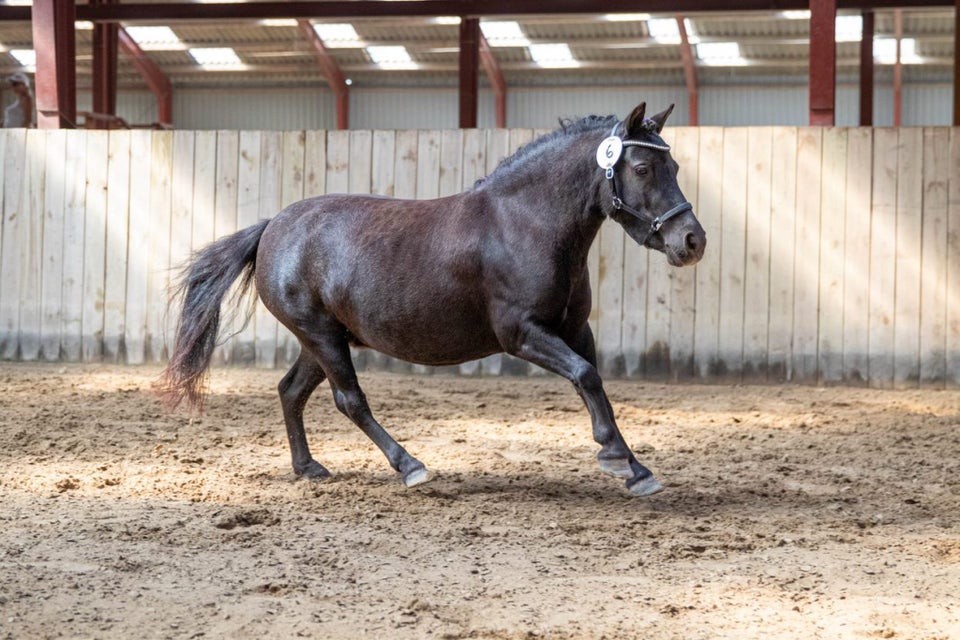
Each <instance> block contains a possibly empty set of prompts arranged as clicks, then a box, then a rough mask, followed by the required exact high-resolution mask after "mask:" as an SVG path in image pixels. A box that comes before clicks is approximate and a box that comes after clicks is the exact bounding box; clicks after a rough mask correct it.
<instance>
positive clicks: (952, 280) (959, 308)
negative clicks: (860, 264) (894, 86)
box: [945, 127, 960, 389]
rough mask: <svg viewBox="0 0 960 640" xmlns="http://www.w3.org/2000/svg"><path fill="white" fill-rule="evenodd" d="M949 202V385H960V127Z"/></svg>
mask: <svg viewBox="0 0 960 640" xmlns="http://www.w3.org/2000/svg"><path fill="white" fill-rule="evenodd" d="M948 173H949V175H950V183H949V187H948V202H947V355H946V368H947V379H946V382H945V384H946V386H947V387H949V388H952V389H955V388H957V387H960V128H957V127H954V128H952V129H951V130H950V166H949V169H948Z"/></svg>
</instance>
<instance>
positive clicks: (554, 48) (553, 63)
mask: <svg viewBox="0 0 960 640" xmlns="http://www.w3.org/2000/svg"><path fill="white" fill-rule="evenodd" d="M529 50H530V57H531V58H533V61H534V62H536V63H537V64H538V65H540V66H541V67H549V68H553V69H563V68H572V67H579V66H580V62H579V61H577V59H576V58H574V57H573V53H572V52H571V51H570V45H567V44H562V43H561V44H532V45H530V46H529Z"/></svg>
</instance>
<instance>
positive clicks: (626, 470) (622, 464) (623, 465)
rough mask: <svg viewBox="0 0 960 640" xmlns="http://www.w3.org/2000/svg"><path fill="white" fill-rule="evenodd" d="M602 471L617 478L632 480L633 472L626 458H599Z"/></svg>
mask: <svg viewBox="0 0 960 640" xmlns="http://www.w3.org/2000/svg"><path fill="white" fill-rule="evenodd" d="M597 461H598V462H599V463H600V470H601V471H603V472H604V473H609V474H610V475H612V476H613V477H615V478H632V477H633V470H632V469H631V468H630V462H629V461H627V459H626V458H597Z"/></svg>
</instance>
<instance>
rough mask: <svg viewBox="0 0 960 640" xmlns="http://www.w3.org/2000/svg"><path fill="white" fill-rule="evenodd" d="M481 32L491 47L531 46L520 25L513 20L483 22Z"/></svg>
mask: <svg viewBox="0 0 960 640" xmlns="http://www.w3.org/2000/svg"><path fill="white" fill-rule="evenodd" d="M480 30H481V31H483V37H485V38H486V39H487V42H489V43H490V46H491V47H525V46H527V45H528V44H530V40H529V39H528V38H527V35H526V34H525V33H524V32H523V30H522V29H521V28H520V24H519V23H517V22H516V21H513V20H491V21H489V22H486V21H485V22H481V23H480Z"/></svg>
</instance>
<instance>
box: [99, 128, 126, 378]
mask: <svg viewBox="0 0 960 640" xmlns="http://www.w3.org/2000/svg"><path fill="white" fill-rule="evenodd" d="M107 144H108V150H109V158H108V160H107V162H108V164H107V179H108V182H107V264H106V278H105V285H104V308H103V357H104V359H105V360H106V361H108V362H121V361H122V358H123V351H124V350H125V344H124V342H123V337H124V333H125V321H126V292H127V250H128V248H127V239H128V236H129V228H130V132H129V131H121V130H113V131H111V132H110V133H109V134H108V143H107Z"/></svg>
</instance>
